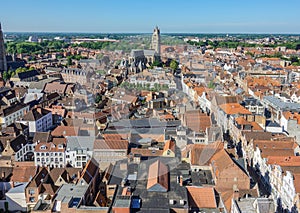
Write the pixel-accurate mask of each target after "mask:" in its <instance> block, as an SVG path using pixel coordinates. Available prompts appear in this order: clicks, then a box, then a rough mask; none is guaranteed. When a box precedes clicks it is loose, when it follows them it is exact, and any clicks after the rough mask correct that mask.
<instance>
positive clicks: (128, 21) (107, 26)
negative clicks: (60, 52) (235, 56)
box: [0, 0, 300, 33]
mask: <svg viewBox="0 0 300 213" xmlns="http://www.w3.org/2000/svg"><path fill="white" fill-rule="evenodd" d="M0 8H1V10H0V11H1V12H0V21H1V23H2V28H3V31H4V32H95V33H151V32H152V29H153V28H154V27H155V26H156V25H157V26H159V28H160V29H161V33H300V12H299V8H300V0H285V1H283V0H6V1H1V2H0Z"/></svg>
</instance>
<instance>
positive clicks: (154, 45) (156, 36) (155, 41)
mask: <svg viewBox="0 0 300 213" xmlns="http://www.w3.org/2000/svg"><path fill="white" fill-rule="evenodd" d="M151 49H153V50H155V52H156V54H157V55H158V56H160V30H159V28H158V27H157V26H156V27H155V28H154V30H153V34H152V41H151Z"/></svg>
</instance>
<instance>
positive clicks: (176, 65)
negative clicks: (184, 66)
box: [170, 60, 178, 71]
mask: <svg viewBox="0 0 300 213" xmlns="http://www.w3.org/2000/svg"><path fill="white" fill-rule="evenodd" d="M170 68H171V69H172V70H173V71H175V70H177V68H178V62H177V61H175V60H172V61H171V63H170Z"/></svg>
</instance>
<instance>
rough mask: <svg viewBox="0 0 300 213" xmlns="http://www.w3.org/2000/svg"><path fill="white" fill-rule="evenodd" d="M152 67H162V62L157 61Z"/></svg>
mask: <svg viewBox="0 0 300 213" xmlns="http://www.w3.org/2000/svg"><path fill="white" fill-rule="evenodd" d="M152 66H153V67H161V63H160V61H158V60H155V61H153V63H152Z"/></svg>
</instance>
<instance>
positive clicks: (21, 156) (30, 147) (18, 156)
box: [15, 143, 36, 161]
mask: <svg viewBox="0 0 300 213" xmlns="http://www.w3.org/2000/svg"><path fill="white" fill-rule="evenodd" d="M35 145H36V144H35V143H34V144H28V143H27V144H25V145H22V148H21V149H20V150H19V151H18V152H16V153H15V160H16V161H26V160H28V159H26V157H25V156H26V155H27V154H28V153H29V152H34V148H35Z"/></svg>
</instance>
